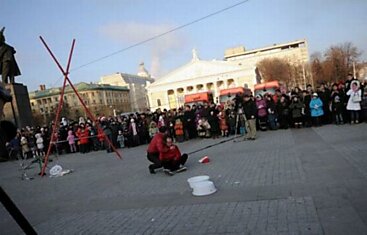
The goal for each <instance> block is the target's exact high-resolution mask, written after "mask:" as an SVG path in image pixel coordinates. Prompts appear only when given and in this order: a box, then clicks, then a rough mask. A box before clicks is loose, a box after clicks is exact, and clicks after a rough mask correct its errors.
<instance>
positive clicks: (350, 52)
mask: <svg viewBox="0 0 367 235" xmlns="http://www.w3.org/2000/svg"><path fill="white" fill-rule="evenodd" d="M360 55H361V52H360V51H359V50H358V48H357V47H355V46H354V45H353V44H352V43H351V42H346V43H343V44H339V45H337V46H331V47H330V48H329V49H328V50H327V51H326V52H325V63H326V64H325V66H328V68H329V69H330V70H331V71H328V74H327V77H326V80H327V81H334V82H338V81H342V80H345V78H346V77H347V75H348V73H351V72H352V71H353V63H357V62H358V58H359V56H360Z"/></svg>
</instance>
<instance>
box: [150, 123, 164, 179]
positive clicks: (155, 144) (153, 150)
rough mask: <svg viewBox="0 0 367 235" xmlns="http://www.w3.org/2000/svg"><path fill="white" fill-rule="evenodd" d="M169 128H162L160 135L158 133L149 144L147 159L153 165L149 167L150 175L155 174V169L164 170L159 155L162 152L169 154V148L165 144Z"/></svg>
mask: <svg viewBox="0 0 367 235" xmlns="http://www.w3.org/2000/svg"><path fill="white" fill-rule="evenodd" d="M166 132H167V127H166V126H161V127H160V128H159V131H158V133H156V134H155V135H154V136H153V138H152V140H151V141H150V143H149V146H148V149H147V158H148V160H149V161H151V162H152V163H153V164H150V165H149V172H150V174H155V171H154V170H155V169H158V168H162V163H161V161H160V160H159V154H160V153H162V152H167V151H168V150H169V147H168V146H167V145H166V143H165V138H166Z"/></svg>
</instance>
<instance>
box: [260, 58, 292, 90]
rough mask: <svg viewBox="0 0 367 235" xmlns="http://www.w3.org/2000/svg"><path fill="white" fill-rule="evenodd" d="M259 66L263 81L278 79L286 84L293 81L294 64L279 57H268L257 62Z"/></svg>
mask: <svg viewBox="0 0 367 235" xmlns="http://www.w3.org/2000/svg"><path fill="white" fill-rule="evenodd" d="M256 66H257V68H258V70H259V72H260V74H261V78H262V80H263V81H265V82H268V81H273V80H278V81H282V82H284V83H286V84H289V83H291V82H292V66H291V65H290V64H289V63H288V62H287V61H286V60H285V59H279V58H267V59H263V60H261V61H260V62H258V63H257V65H256Z"/></svg>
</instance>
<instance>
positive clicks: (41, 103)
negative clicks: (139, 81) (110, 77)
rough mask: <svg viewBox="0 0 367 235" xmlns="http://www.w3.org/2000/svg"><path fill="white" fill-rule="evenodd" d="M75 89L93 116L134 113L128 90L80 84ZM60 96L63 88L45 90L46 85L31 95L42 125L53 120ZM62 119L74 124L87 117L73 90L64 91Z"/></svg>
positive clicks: (101, 85)
mask: <svg viewBox="0 0 367 235" xmlns="http://www.w3.org/2000/svg"><path fill="white" fill-rule="evenodd" d="M75 88H76V89H77V91H78V93H79V95H80V96H81V98H82V99H83V101H84V103H85V104H86V106H87V107H88V109H89V110H90V111H91V112H92V113H93V114H94V115H97V116H98V115H104V116H112V115H116V114H118V113H123V112H130V111H131V108H130V96H129V89H128V88H127V87H121V86H111V85H105V84H94V83H84V82H81V83H78V84H76V85H75ZM60 93H61V88H51V89H46V87H45V86H44V85H41V86H40V90H37V91H33V92H30V93H29V99H30V104H31V109H32V114H33V117H35V119H36V118H38V119H41V122H42V121H43V122H46V121H47V122H48V121H50V119H53V117H54V116H55V114H56V110H57V107H58V104H59V98H60ZM62 116H66V117H68V118H70V119H74V120H75V119H77V118H78V117H80V116H86V114H85V111H84V108H83V106H82V104H81V103H80V101H79V99H78V97H77V95H76V94H75V93H74V91H73V90H72V88H71V87H70V86H67V87H66V88H65V95H64V107H63V110H62Z"/></svg>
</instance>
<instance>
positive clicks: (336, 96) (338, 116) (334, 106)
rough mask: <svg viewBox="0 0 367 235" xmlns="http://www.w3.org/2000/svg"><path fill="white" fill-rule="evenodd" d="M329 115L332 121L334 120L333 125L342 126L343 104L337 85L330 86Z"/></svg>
mask: <svg viewBox="0 0 367 235" xmlns="http://www.w3.org/2000/svg"><path fill="white" fill-rule="evenodd" d="M330 99H331V113H332V116H333V119H334V120H335V124H336V125H339V124H343V123H344V119H343V111H344V104H343V96H342V95H341V92H340V91H339V89H338V85H337V84H334V85H333V86H332V92H331V96H330Z"/></svg>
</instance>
